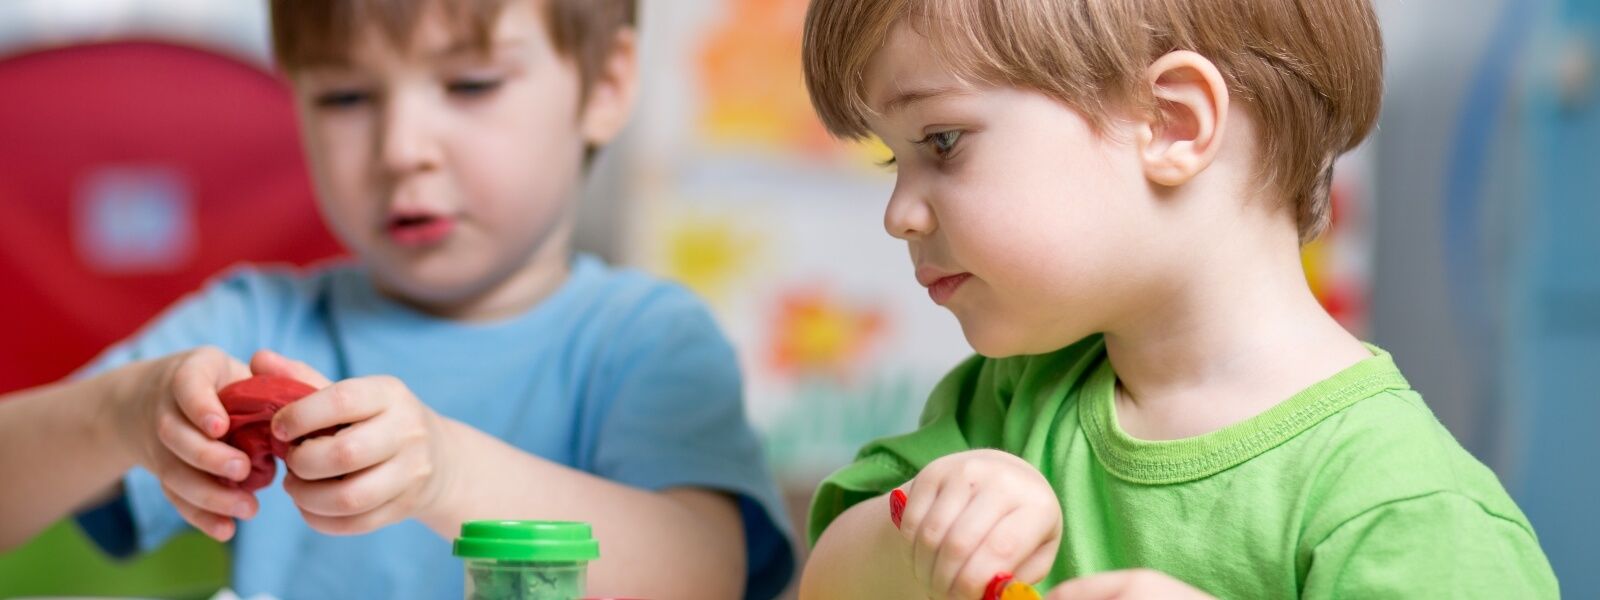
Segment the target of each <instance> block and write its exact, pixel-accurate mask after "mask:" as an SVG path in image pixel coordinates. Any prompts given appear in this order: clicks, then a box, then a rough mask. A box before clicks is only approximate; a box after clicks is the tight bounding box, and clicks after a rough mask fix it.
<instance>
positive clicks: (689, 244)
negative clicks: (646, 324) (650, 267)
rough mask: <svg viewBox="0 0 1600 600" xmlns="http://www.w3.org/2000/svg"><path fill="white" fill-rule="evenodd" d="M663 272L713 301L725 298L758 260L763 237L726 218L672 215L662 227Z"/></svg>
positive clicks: (661, 259) (661, 258) (661, 257)
mask: <svg viewBox="0 0 1600 600" xmlns="http://www.w3.org/2000/svg"><path fill="white" fill-rule="evenodd" d="M661 240H662V242H661V244H662V253H661V255H660V261H661V263H662V264H661V265H660V267H661V269H662V271H663V272H662V274H663V275H665V276H667V277H669V278H671V279H675V280H677V281H678V282H680V283H682V284H684V285H685V286H687V287H688V288H689V289H691V290H694V292H695V293H697V294H700V295H701V296H702V297H705V298H706V299H708V300H711V301H712V302H718V301H720V300H723V299H725V298H726V297H727V294H729V293H730V291H731V288H732V287H733V286H734V285H735V283H736V282H737V281H738V280H739V279H740V278H741V277H742V276H743V275H744V274H745V273H747V272H748V271H749V270H750V269H751V268H752V267H753V266H754V264H755V263H756V261H757V260H758V257H759V254H760V252H761V247H762V240H761V238H760V237H759V236H757V235H756V234H755V233H752V232H749V231H745V230H744V229H742V228H741V227H740V226H739V224H738V223H737V222H736V221H735V220H734V219H732V218H729V217H710V216H697V215H693V214H687V215H682V216H679V217H677V218H674V219H673V220H672V221H671V222H670V223H669V224H668V225H667V226H666V227H665V229H664V231H663V232H662V237H661Z"/></svg>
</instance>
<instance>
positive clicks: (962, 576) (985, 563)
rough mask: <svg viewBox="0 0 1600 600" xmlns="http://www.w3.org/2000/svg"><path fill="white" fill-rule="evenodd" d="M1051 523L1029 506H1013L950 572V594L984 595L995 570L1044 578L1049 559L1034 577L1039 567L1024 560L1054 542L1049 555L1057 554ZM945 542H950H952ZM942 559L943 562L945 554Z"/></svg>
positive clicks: (1020, 576) (1026, 577)
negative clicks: (963, 560)
mask: <svg viewBox="0 0 1600 600" xmlns="http://www.w3.org/2000/svg"><path fill="white" fill-rule="evenodd" d="M975 503H976V501H975ZM969 512H970V511H969ZM962 518H963V519H965V518H967V517H965V516H963V517H962ZM1052 524H1053V521H1050V520H1049V519H1046V518H1043V517H1042V516H1040V515H1035V514H1030V511H1029V510H1028V509H1026V508H1018V509H1016V510H1012V511H1010V512H1007V513H1006V514H1005V515H1004V516H1003V517H1001V518H998V519H995V523H994V526H993V527H991V528H989V529H988V530H987V531H985V532H984V537H983V539H982V540H980V541H979V542H977V544H976V546H975V547H974V548H973V550H972V551H971V553H970V557H969V558H968V559H967V560H966V561H965V562H964V563H962V564H960V565H957V566H956V573H955V574H953V575H952V576H951V595H950V597H951V598H978V597H981V596H982V595H983V592H984V588H985V587H987V586H988V585H989V582H990V581H992V580H994V576H995V574H996V573H1002V572H1004V573H1013V574H1015V575H1016V578H1017V579H1019V580H1021V581H1025V582H1033V581H1038V580H1039V579H1041V578H1043V577H1044V575H1046V574H1048V564H1049V563H1046V572H1045V573H1040V574H1038V576H1037V577H1034V572H1035V571H1037V567H1035V566H1034V565H1025V562H1024V561H1034V560H1037V556H1038V555H1039V554H1040V550H1041V546H1052V549H1051V550H1050V557H1051V558H1054V555H1055V551H1054V549H1053V546H1054V544H1051V543H1050V542H1051V541H1052V540H1053V539H1054V538H1055V534H1054V532H1052V531H1051V529H1052V527H1053V525H1052ZM945 545H946V546H949V543H948V542H947V543H946V544H945ZM940 563H941V564H942V563H944V557H943V556H942V555H941V556H940ZM1024 566H1026V567H1027V568H1024Z"/></svg>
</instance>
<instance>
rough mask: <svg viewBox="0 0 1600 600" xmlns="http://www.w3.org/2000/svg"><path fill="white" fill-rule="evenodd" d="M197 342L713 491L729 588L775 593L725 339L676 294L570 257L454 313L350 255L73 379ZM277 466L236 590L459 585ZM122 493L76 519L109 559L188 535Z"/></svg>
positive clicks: (252, 273)
mask: <svg viewBox="0 0 1600 600" xmlns="http://www.w3.org/2000/svg"><path fill="white" fill-rule="evenodd" d="M203 345H212V346H217V347H219V348H221V349H222V350H223V351H225V352H227V353H228V354H230V355H232V356H234V357H237V358H239V359H240V360H242V361H243V360H248V359H249V357H250V355H251V354H253V353H254V352H255V351H256V350H258V349H262V348H267V349H272V350H275V351H277V352H280V353H282V354H284V355H286V356H289V357H292V358H295V359H298V360H301V361H304V362H306V363H308V364H310V365H311V366H312V367H314V368H316V369H317V370H318V371H320V372H322V373H323V374H324V375H327V376H328V377H329V378H330V379H333V380H335V381H337V380H340V379H346V378H350V377H360V376H366V375H377V374H385V375H393V376H395V377H398V378H399V379H400V380H401V381H403V382H405V384H406V385H407V386H408V387H409V388H410V389H411V391H413V392H415V393H416V395H417V397H418V398H421V399H422V401H423V402H426V403H427V404H428V405H429V406H430V407H432V408H433V410H435V411H437V412H438V413H439V414H441V415H444V416H446V417H449V418H451V419H455V420H457V421H460V422H462V423H465V424H467V425H470V426H472V427H475V428H477V429H478V430H480V431H483V432H485V433H488V434H490V435H493V436H495V437H498V438H500V439H502V440H505V441H506V442H508V443H510V444H512V445H514V446H516V447H518V448H520V449H522V450H523V451H525V452H529V453H531V454H534V455H536V456H540V457H542V458H544V459H546V460H550V461H552V462H555V463H559V464H562V465H567V466H569V467H573V468H576V469H580V470H582V471H585V472H588V473H592V474H595V475H597V476H600V477H604V478H606V479H610V480H612V481H617V482H620V483H623V484H627V485H630V486H634V487H638V488H642V489H648V490H659V489H663V488H668V487H676V486H695V487H701V488H709V489H714V490H721V491H726V492H728V493H730V494H733V495H735V496H737V497H738V498H739V505H740V511H741V513H742V516H743V521H744V527H745V536H746V544H747V546H748V561H749V567H748V568H749V573H748V583H747V592H746V596H747V597H749V598H770V597H773V596H776V595H777V593H778V592H780V591H781V590H782V589H783V588H784V587H785V585H786V584H787V583H788V581H789V578H790V577H791V575H792V573H793V569H794V564H793V561H794V557H793V553H792V550H791V546H790V533H789V532H788V527H787V525H786V524H785V520H784V518H783V515H784V514H785V513H784V511H783V510H782V508H781V505H780V501H779V498H778V492H777V488H776V487H775V485H774V483H773V479H772V477H771V475H770V474H769V472H768V471H767V468H766V466H765V464H764V462H763V460H762V453H761V448H760V445H759V442H758V441H757V439H756V436H755V433H754V431H753V430H752V429H751V427H750V425H749V422H748V421H747V420H746V419H745V414H744V406H743V402H742V391H741V385H740V380H739V370H738V364H737V362H736V359H735V356H734V353H733V349H732V348H731V347H730V346H729V344H728V342H727V340H726V339H725V338H724V337H723V336H722V334H721V332H720V331H719V330H718V328H717V326H716V323H715V322H714V321H713V320H712V317H711V315H710V314H709V313H708V312H707V310H706V309H705V307H704V306H703V305H702V304H701V302H700V301H699V300H698V299H697V298H695V297H694V296H693V295H692V294H690V293H689V292H688V291H686V290H684V289H683V288H681V287H678V286H674V285H671V284H667V283H663V282H661V281H659V280H656V279H653V278H650V277H648V276H646V275H643V274H640V273H637V272H632V271H626V270H614V269H611V268H609V267H607V266H606V265H604V264H603V263H601V262H600V261H599V260H598V259H595V258H592V257H588V256H583V255H580V256H578V257H577V258H575V259H574V261H573V263H572V273H571V276H570V277H569V278H568V280H567V281H566V282H565V283H564V284H563V285H562V286H561V288H560V289H558V290H557V291H555V292H554V293H553V294H551V295H550V297H549V298H547V299H546V300H544V301H543V302H542V303H540V304H539V305H538V306H537V307H535V308H533V309H531V310H529V311H527V312H526V313H524V314H522V315H520V316H517V317H513V318H510V319H507V320H503V321H498V322H492V323H462V322H455V321H449V320H442V319H436V318H433V317H430V316H427V315H425V314H423V313H420V312H417V311H414V310H412V309H410V308H407V307H405V306H404V305H401V304H398V303H396V302H394V301H392V300H390V299H388V298H385V297H384V296H382V295H380V294H379V293H378V291H377V290H376V289H375V288H374V287H373V283H372V281H371V279H370V277H369V275H368V273H367V272H366V271H365V270H363V269H362V268H360V267H359V266H357V265H352V264H341V265H334V266H331V267H325V268H322V269H318V270H314V271H311V272H308V273H301V272H296V271H292V270H287V269H281V270H266V269H258V268H242V269H238V270H235V271H234V272H232V273H230V274H228V275H226V276H224V277H222V278H221V279H219V280H218V281H217V282H215V283H213V284H212V285H210V286H209V287H208V288H206V289H205V290H204V291H202V292H200V293H198V294H195V295H193V296H191V297H189V298H187V299H185V300H184V301H182V302H180V303H178V304H177V305H176V306H175V307H174V308H172V309H171V310H169V311H168V312H167V313H166V314H165V315H163V316H162V317H160V318H159V319H157V320H156V321H155V322H154V323H152V324H151V325H149V326H148V327H147V328H146V329H145V330H144V331H142V332H140V333H139V334H137V335H135V336H134V337H133V338H131V339H129V340H127V341H125V342H123V343H121V344H119V345H117V346H115V347H113V348H111V349H110V350H108V351H107V352H106V353H105V354H104V355H102V356H101V357H100V358H98V359H97V360H96V361H95V362H94V363H92V364H91V365H90V366H89V367H87V368H86V369H85V370H84V373H85V374H87V373H93V372H98V371H102V370H105V369H110V368H114V367H117V366H119V365H123V364H126V363H128V362H131V361H136V360H142V359H148V358H154V357H159V356H163V355H167V354H171V353H174V352H179V351H183V350H187V349H190V348H194V347H197V346H203ZM284 472H285V469H282V468H280V469H279V470H278V481H277V482H274V484H273V485H272V486H271V487H268V488H265V489H262V490H260V492H258V497H259V499H260V502H261V510H260V512H259V513H258V514H257V516H256V517H255V518H254V519H251V520H249V521H241V522H240V524H239V530H238V534H237V536H235V538H234V540H233V541H232V542H230V543H231V545H232V550H233V588H234V589H235V590H237V591H238V592H240V593H241V595H243V596H250V595H253V594H258V593H267V594H272V595H275V596H278V597H281V598H291V599H292V598H311V597H321V598H451V597H459V596H460V594H461V592H462V589H463V587H462V586H463V581H462V577H463V574H462V564H461V562H460V561H459V560H458V559H456V558H455V557H453V556H452V555H451V552H450V541H449V540H446V539H443V538H441V537H439V536H438V535H437V534H436V533H434V532H433V531H432V530H431V529H428V528H427V527H426V526H424V525H422V524H421V523H418V522H416V521H414V520H407V521H403V522H400V523H397V524H394V525H391V526H389V527H386V528H383V529H381V530H378V531H375V532H372V533H369V534H366V535H357V536H328V535H323V534H320V533H317V532H315V531H313V530H312V529H311V528H310V527H308V526H307V525H306V524H305V521H304V520H303V519H302V518H301V517H300V514H299V511H298V510H297V509H296V508H295V505H294V503H293V501H291V500H290V498H289V496H288V495H287V494H285V493H284V491H283V488H282V486H281V483H282V479H283V474H284ZM124 486H125V487H124V489H125V490H126V491H125V493H124V495H123V496H122V497H121V498H118V499H117V500H115V501H113V502H111V503H109V504H107V505H106V506H103V507H99V508H97V509H94V510H92V511H89V512H88V513H85V514H83V515H80V516H79V518H78V522H79V523H80V524H81V525H82V526H83V528H84V529H85V530H86V531H87V532H88V533H89V535H90V536H91V537H92V538H94V539H95V541H96V543H98V544H99V545H100V546H101V547H103V548H105V549H106V550H107V551H108V552H111V553H113V554H118V555H128V554H132V553H134V552H138V551H148V550H152V549H154V548H157V547H159V546H160V545H161V544H162V543H163V542H165V541H166V540H167V539H168V538H170V537H171V536H172V535H173V534H175V533H178V532H179V531H181V530H183V529H185V528H186V527H188V525H187V523H185V522H184V521H183V519H182V518H181V517H179V516H178V513H177V511H176V510H175V509H174V508H173V507H172V505H171V504H169V503H168V501H167V500H166V498H165V496H163V495H162V492H161V487H160V484H159V482H158V481H157V480H156V479H155V477H154V476H153V475H151V474H150V473H149V472H147V471H145V470H143V469H134V470H133V471H131V472H129V473H128V474H127V476H126V477H125V478H124ZM528 492H529V493H530V494H539V493H560V491H559V490H537V489H532V490H528ZM604 552H605V549H604V548H602V549H601V553H602V556H604ZM602 560H604V558H602ZM636 593H638V594H644V595H649V593H650V590H638V591H637V592H636Z"/></svg>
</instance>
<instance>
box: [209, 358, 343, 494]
mask: <svg viewBox="0 0 1600 600" xmlns="http://www.w3.org/2000/svg"><path fill="white" fill-rule="evenodd" d="M315 391H317V390H316V388H313V387H311V386H309V385H306V384H304V383H301V382H299V381H295V380H293V379H289V378H288V377H278V376H276V375H257V376H255V377H251V378H249V379H245V380H243V381H236V382H234V383H232V384H230V385H228V387H225V388H222V390H221V391H219V392H217V397H218V398H220V399H221V400H222V408H224V409H226V410H227V411H228V433H226V434H224V435H223V436H222V441H223V442H225V443H227V444H228V445H229V446H233V447H235V448H238V449H240V450H243V451H244V453H245V454H247V455H249V456H250V475H249V476H247V477H245V478H244V481H240V482H237V483H235V482H232V481H227V483H230V484H232V485H234V486H237V487H238V488H239V489H241V490H244V491H247V492H254V491H256V490H259V489H261V488H264V487H267V485H269V484H271V483H272V479H273V477H275V476H276V475H277V474H278V464H277V462H276V461H274V459H273V457H274V456H277V457H278V458H283V456H284V455H286V454H288V452H289V444H288V443H286V442H282V441H279V440H278V439H277V438H275V437H272V415H275V414H277V413H278V409H281V408H283V407H284V406H287V405H288V404H289V403H291V402H294V401H296V400H299V399H301V398H304V397H306V396H308V395H310V394H311V393H312V392H315ZM334 431H335V428H328V429H323V430H320V431H317V432H314V433H312V434H311V435H308V436H306V437H308V438H310V437H318V436H323V435H328V434H331V433H333V432H334Z"/></svg>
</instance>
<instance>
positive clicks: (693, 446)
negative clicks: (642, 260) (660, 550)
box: [593, 286, 795, 598]
mask: <svg viewBox="0 0 1600 600" xmlns="http://www.w3.org/2000/svg"><path fill="white" fill-rule="evenodd" d="M618 329H619V334H618V335H617V336H615V338H614V339H613V340H612V341H611V343H610V349H609V350H608V351H607V357H606V358H605V359H604V363H603V364H604V365H605V366H604V367H603V368H604V373H603V374H602V376H601V377H599V378H598V381H600V382H601V384H602V385H603V386H605V387H604V390H603V391H602V392H601V393H602V395H603V396H605V397H606V398H607V399H606V400H605V401H604V402H603V404H604V405H605V409H604V413H603V415H602V416H601V417H600V420H599V431H598V435H597V436H596V438H595V442H594V444H595V447H594V451H593V452H594V459H593V471H594V472H595V474H596V475H599V476H601V477H605V478H607V479H610V480H613V481H617V482H620V483H624V484H627V485H631V486H634V487H638V488H642V489H648V490H661V489H666V488H671V487H699V488H706V489H712V490H718V491H723V492H727V493H729V494H731V495H734V496H736V497H737V499H738V503H739V507H740V513H741V517H742V519H743V522H744V532H745V540H746V551H747V561H746V564H747V565H748V569H749V571H748V573H747V579H746V581H747V583H746V597H748V598H772V597H775V596H777V595H778V594H779V593H780V592H782V591H783V589H784V588H785V587H787V585H788V583H789V580H790V579H791V578H792V577H793V573H794V560H795V558H794V547H793V544H792V541H791V539H792V536H791V534H790V533H789V531H788V527H787V525H786V519H785V514H786V513H785V511H784V510H783V507H782V503H781V501H780V498H779V494H778V488H777V485H776V483H775V481H774V479H773V477H772V474H771V473H770V471H769V470H768V467H767V464H766V461H765V459H764V457H763V454H762V449H761V445H760V442H759V440H758V439H757V437H756V434H755V431H754V429H753V428H752V427H751V425H750V422H749V421H748V420H747V419H746V416H745V410H744V395H743V388H742V383H741V380H740V376H739V366H738V359H737V357H736V356H735V354H734V351H733V348H732V346H730V345H729V343H728V341H727V340H726V339H725V338H724V337H723V335H722V333H721V331H720V330H719V329H718V328H717V325H716V323H715V321H714V320H713V319H712V317H711V314H710V313H709V312H708V311H707V310H706V309H705V308H704V307H703V306H702V305H701V304H700V302H699V300H698V299H696V298H695V297H694V296H693V295H691V294H689V293H688V292H687V291H685V290H682V289H681V288H676V287H672V286H660V287H659V288H657V289H656V290H655V292H654V293H653V294H652V296H651V297H650V298H648V299H646V300H645V304H644V307H643V308H642V309H640V310H639V311H638V313H637V314H636V315H633V316H632V317H631V318H628V319H626V320H625V321H624V323H623V324H622V325H621V326H620V327H619V328H618Z"/></svg>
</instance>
